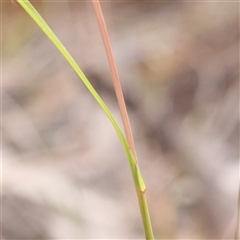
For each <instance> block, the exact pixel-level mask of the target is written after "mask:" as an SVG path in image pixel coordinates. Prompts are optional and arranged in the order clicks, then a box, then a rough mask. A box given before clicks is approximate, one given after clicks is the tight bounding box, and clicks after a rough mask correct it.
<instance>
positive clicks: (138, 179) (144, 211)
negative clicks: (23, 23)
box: [17, 0, 153, 240]
mask: <svg viewBox="0 0 240 240" xmlns="http://www.w3.org/2000/svg"><path fill="white" fill-rule="evenodd" d="M17 1H18V3H19V4H20V5H21V6H22V7H23V8H24V9H25V10H26V12H27V13H28V14H29V15H30V17H31V18H32V19H33V20H34V21H35V22H36V23H37V25H38V26H39V27H40V28H41V29H42V30H43V32H44V33H45V34H46V35H47V36H48V38H49V39H50V40H51V41H52V42H53V44H54V45H55V46H56V47H57V49H58V50H59V51H60V53H61V54H62V55H63V56H64V58H65V59H66V60H67V61H68V63H69V64H70V65H71V66H72V68H73V69H74V71H75V72H76V73H77V75H78V76H79V78H80V79H81V80H82V82H83V83H84V84H85V86H86V87H87V89H88V90H89V92H90V93H91V94H92V96H93V97H94V98H95V100H96V101H97V103H98V104H99V105H100V107H101V108H102V110H103V111H104V112H105V114H106V115H107V117H108V118H109V120H110V122H111V123H112V125H113V127H114V129H115V131H116V133H117V135H118V137H119V140H120V142H121V144H122V147H123V150H124V152H125V155H126V157H127V160H128V164H129V167H130V170H131V174H132V176H133V181H134V184H135V188H136V191H137V195H138V200H139V205H140V210H141V215H142V220H143V225H144V229H145V235H146V239H149V240H150V239H151V240H152V239H153V233H152V228H151V222H150V217H149V213H148V207H147V202H146V198H145V195H144V192H145V190H146V186H145V183H144V181H143V178H142V175H141V173H140V170H139V168H138V165H137V162H136V159H135V157H134V155H133V153H132V151H131V150H130V147H129V145H128V142H127V140H126V139H125V137H124V135H123V133H122V131H121V129H120V127H119V126H118V124H117V122H116V120H115V118H114V117H113V115H112V113H111V112H110V110H109V109H108V107H107V106H106V104H105V103H104V101H103V100H102V99H101V97H100V96H99V95H98V93H97V92H96V91H95V89H94V88H93V86H92V85H91V83H90V82H89V81H88V79H87V77H86V76H85V75H84V73H83V72H82V70H81V69H80V68H79V66H78V65H77V63H76V62H75V60H74V59H73V58H72V56H71V55H70V53H69V52H68V51H67V50H66V48H65V47H64V46H63V44H62V43H61V41H60V40H59V39H58V38H57V36H56V35H55V34H54V32H53V31H52V30H51V29H50V27H49V26H48V25H47V23H46V22H45V21H44V19H43V18H42V17H41V15H40V14H39V13H38V12H37V11H36V9H35V8H34V7H33V6H32V4H31V3H30V2H29V1H28V0H17Z"/></svg>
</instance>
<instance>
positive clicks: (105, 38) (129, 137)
mask: <svg viewBox="0 0 240 240" xmlns="http://www.w3.org/2000/svg"><path fill="white" fill-rule="evenodd" d="M92 3H93V6H94V9H95V13H96V17H97V21H98V25H99V29H100V32H101V35H102V40H103V44H104V47H105V51H106V54H107V59H108V63H109V67H110V71H111V76H112V80H113V85H114V89H115V93H116V97H117V100H118V105H119V109H120V113H121V117H122V121H123V126H124V130H125V134H126V138H127V142H128V144H129V147H130V149H131V151H132V153H133V156H134V157H135V159H136V161H137V153H136V149H135V144H134V140H133V135H132V130H131V126H130V122H129V118H128V113H127V108H126V105H125V101H124V97H123V92H122V87H121V83H120V80H119V75H118V72H117V67H116V64H115V61H114V57H113V53H112V48H111V44H110V40H109V37H108V31H107V27H106V24H105V21H104V17H103V13H102V9H101V5H100V3H99V1H98V0H92Z"/></svg>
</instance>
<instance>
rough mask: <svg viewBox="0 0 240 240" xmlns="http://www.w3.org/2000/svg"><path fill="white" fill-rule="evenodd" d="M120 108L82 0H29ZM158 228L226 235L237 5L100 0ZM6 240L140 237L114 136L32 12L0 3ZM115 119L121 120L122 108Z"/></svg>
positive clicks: (177, 233)
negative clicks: (0, 11)
mask: <svg viewBox="0 0 240 240" xmlns="http://www.w3.org/2000/svg"><path fill="white" fill-rule="evenodd" d="M32 3H33V4H34V6H35V7H36V8H37V9H38V10H39V11H40V13H41V14H42V16H43V17H44V18H45V20H46V21H47V22H48V24H49V25H50V26H51V27H52V29H53V30H54V32H55V33H56V34H57V35H58V37H59V38H60V39H61V41H62V42H63V43H64V45H65V46H66V48H67V49H68V50H69V51H70V53H71V54H72V55H73V57H74V58H75V59H76V60H77V62H78V64H79V65H80V67H81V68H82V69H83V71H84V72H85V73H86V75H87V76H88V78H89V80H90V81H91V82H92V84H93V85H94V86H95V87H96V89H97V90H98V91H99V92H100V94H101V96H102V97H103V99H104V100H105V101H106V102H107V103H108V105H109V107H110V108H111V110H112V111H113V112H114V114H115V116H116V118H117V119H120V117H119V113H118V108H117V103H116V99H115V96H114V92H113V87H112V84H111V80H110V73H109V70H108V65H107V59H106V56H105V53H104V49H103V45H102V42H101V38H100V34H99V30H98V26H97V22H96V18H95V16H94V11H93V7H92V4H91V2H87V1H79V2H71V1H65V2H57V1H56V2H54V1H51V2H47V1H42V2H39V1H38V2H34V1H32ZM102 7H103V11H104V14H105V18H106V22H107V26H108V29H109V34H110V39H111V43H112V47H113V51H114V55H115V57H116V62H117V65H118V69H119V74H120V79H121V80H122V83H123V88H124V94H125V96H126V102H127V105H128V109H129V114H130V119H131V123H132V126H133V134H134V136H135V140H136V147H137V151H138V158H139V162H140V167H141V169H142V173H143V175H144V179H146V185H147V192H146V194H147V197H148V201H149V205H150V206H149V207H150V214H151V217H152V223H153V228H154V232H155V237H156V239H231V238H233V234H234V227H235V220H236V214H237V191H238V184H239V162H238V159H239V134H238V133H239V112H238V111H239V82H238V81H239V8H238V3H234V2H226V3H224V2H202V3H201V2H171V1H169V2H145V1H136V2H131V1H125V2H118V1H111V2H102ZM2 45H3V48H2V70H3V71H2V100H3V102H2V105H3V107H2V118H3V126H2V135H3V143H2V144H3V161H2V193H1V194H2V210H3V212H2V216H3V217H2V221H3V222H2V235H3V238H4V239H86V238H88V239H140V238H143V233H142V227H141V218H140V216H139V212H138V206H137V199H136V197H135V192H134V187H133V184H132V180H131V175H130V173H129V170H128V166H127V164H126V160H125V157H124V154H123V152H122V149H121V146H120V144H119V142H118V139H117V136H116V134H115V132H114V130H113V129H112V126H111V125H110V124H109V122H108V120H107V118H106V117H105V116H104V114H103V113H102V111H101V109H100V108H99V106H98V105H97V104H96V103H95V101H94V100H93V99H92V97H91V96H90V94H89V93H88V92H87V90H86V89H85V87H84V86H83V84H82V83H81V82H80V81H79V79H78V78H77V76H76V75H75V73H74V72H73V71H72V69H71V68H70V67H69V66H68V64H67V62H66V61H65V60H64V59H63V57H62V56H61V55H60V54H59V53H58V51H57V50H56V49H55V47H54V46H53V45H52V43H51V42H50V41H49V40H48V39H47V38H46V36H45V35H44V34H43V33H42V32H41V30H40V29H39V28H38V27H37V26H36V25H35V23H34V22H33V21H32V20H31V19H30V18H29V16H28V15H27V14H26V13H25V12H24V10H23V9H21V7H20V6H17V7H16V6H15V5H14V4H12V3H11V2H3V3H2ZM119 122H120V121H119Z"/></svg>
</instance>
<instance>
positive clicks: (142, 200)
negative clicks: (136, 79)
mask: <svg viewBox="0 0 240 240" xmlns="http://www.w3.org/2000/svg"><path fill="white" fill-rule="evenodd" d="M92 3H93V6H94V9H95V13H96V17H97V21H98V25H99V29H100V32H101V35H102V40H103V44H104V47H105V51H106V54H107V58H108V63H109V67H110V71H111V75H112V80H113V85H114V88H115V93H116V96H117V100H118V105H119V109H120V113H121V117H122V121H123V125H124V130H125V134H126V138H127V142H128V144H129V147H130V150H131V152H132V153H133V156H134V158H135V160H136V164H138V162H137V153H136V149H135V144H134V140H133V135H132V130H131V126H130V121H129V117H128V113H127V109H126V105H125V101H124V97H123V92H122V88H121V83H120V80H119V75H118V72H117V67H116V64H115V61H114V57H113V53H112V48H111V44H110V40H109V36H108V31H107V27H106V23H105V20H104V16H103V13H102V9H101V5H100V3H99V0H92ZM136 189H137V186H136ZM137 196H138V202H139V206H140V210H141V215H142V221H143V226H144V231H145V237H146V239H153V238H154V237H153V232H152V226H151V221H150V216H149V212H148V206H147V200H146V197H145V191H144V192H138V191H137Z"/></svg>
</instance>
